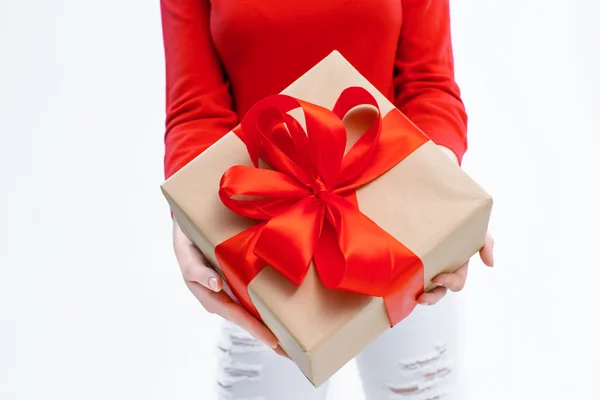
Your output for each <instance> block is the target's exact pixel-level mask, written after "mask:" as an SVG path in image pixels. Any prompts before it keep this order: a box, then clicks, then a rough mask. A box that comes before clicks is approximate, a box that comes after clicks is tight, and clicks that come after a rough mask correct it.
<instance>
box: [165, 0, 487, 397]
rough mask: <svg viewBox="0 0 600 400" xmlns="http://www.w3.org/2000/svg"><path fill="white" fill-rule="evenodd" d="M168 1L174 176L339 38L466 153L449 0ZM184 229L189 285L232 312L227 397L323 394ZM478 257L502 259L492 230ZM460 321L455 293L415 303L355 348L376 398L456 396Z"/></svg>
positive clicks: (445, 286)
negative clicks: (495, 253) (231, 292)
mask: <svg viewBox="0 0 600 400" xmlns="http://www.w3.org/2000/svg"><path fill="white" fill-rule="evenodd" d="M161 9H162V24H163V34H164V45H165V57H166V71H167V82H166V83H167V121H166V136H165V143H166V155H165V174H166V176H167V177H169V176H170V175H172V174H173V173H175V172H176V171H177V170H178V169H179V168H181V167H182V166H183V165H185V164H186V163H187V162H188V161H190V160H191V159H193V158H194V157H196V156H197V155H198V154H200V153H201V152H202V151H204V150H205V149H206V148H208V147H209V146H210V145H211V144H213V143H214V142H215V141H216V140H218V139H219V138H220V137H221V136H223V135H224V134H225V133H227V132H228V131H230V130H231V129H232V128H233V127H234V126H236V125H237V123H238V122H239V121H240V118H241V117H242V116H243V115H244V113H245V112H246V111H247V110H248V109H249V108H250V107H252V105H254V104H255V103H256V102H257V101H258V100H260V99H261V98H263V97H265V96H267V95H270V94H275V93H278V92H280V91H281V90H282V89H284V88H285V87H286V86H288V85H289V84H290V83H291V82H293V81H294V80H296V79H297V78H298V77H300V76H301V75H302V74H303V73H304V72H305V71H307V70H308V69H309V68H310V67H312V66H313V65H314V64H316V63H317V62H318V61H320V60H321V59H323V58H324V57H325V56H326V55H328V54H329V53H330V52H331V51H332V50H339V51H340V52H341V53H342V54H343V55H344V57H345V58H347V59H348V60H349V61H350V62H351V63H352V64H353V65H354V66H355V67H356V68H357V69H358V70H359V71H360V72H361V73H362V74H363V75H364V76H365V77H366V78H367V79H368V80H369V81H370V82H371V83H373V84H374V85H375V87H377V88H378V89H379V90H380V91H381V92H382V93H383V94H385V95H386V96H387V97H388V98H389V99H390V100H391V101H393V102H394V104H395V105H396V106H397V107H398V108H399V109H400V110H401V111H402V112H404V113H405V114H406V115H407V116H408V117H409V118H410V119H411V120H412V121H413V122H414V123H415V124H416V125H417V126H419V127H420V128H421V129H422V130H423V131H424V132H425V133H426V134H428V135H429V136H430V138H431V139H432V140H433V141H434V142H435V143H436V144H438V145H439V146H440V147H441V148H442V150H443V151H445V152H446V153H447V154H448V155H449V156H450V157H452V158H453V159H454V160H455V161H456V162H457V163H460V160H461V159H462V156H463V154H464V152H465V150H466V143H467V141H466V123H467V116H466V113H465V109H464V106H463V103H462V101H461V98H460V93H459V89H458V87H457V85H456V83H455V81H454V70H453V57H452V46H451V40H450V19H449V6H448V0H369V1H349V0H328V1H319V2H317V1H300V0H287V1H277V0H237V1H234V0H212V1H211V0H161ZM173 238H174V248H175V253H176V255H177V259H178V262H179V264H180V266H181V269H182V272H183V276H184V278H185V282H186V284H187V286H188V287H189V289H190V290H191V291H192V293H193V294H194V295H195V296H196V297H197V298H198V300H199V301H200V302H201V303H202V305H203V306H204V307H205V308H206V309H207V310H208V311H209V312H212V313H216V314H218V315H221V316H222V317H224V318H225V319H226V320H228V321H229V322H228V323H227V324H226V327H225V331H224V333H223V343H222V344H221V345H220V346H219V347H220V350H221V353H222V354H221V355H222V357H221V359H220V372H221V373H220V378H219V386H220V391H221V395H222V397H223V398H224V399H232V400H236V399H261V400H284V399H285V400H296V399H298V400H317V399H324V396H325V394H326V389H327V385H323V386H322V387H320V388H319V389H314V388H313V387H312V386H311V385H310V384H309V383H308V381H307V380H306V379H305V378H304V377H303V376H302V375H301V373H300V372H299V370H298V369H297V368H296V367H295V366H294V365H293V364H292V362H291V361H290V360H288V359H286V358H284V357H279V356H277V355H276V354H275V352H277V353H280V354H283V352H282V350H281V349H280V348H279V347H278V345H277V339H276V338H275V337H274V336H273V334H272V333H271V332H270V331H269V330H268V329H267V328H266V327H265V326H264V325H262V324H261V323H260V322H259V321H257V320H256V319H254V318H253V317H252V316H251V315H250V314H249V313H248V312H246V311H245V310H244V309H242V308H241V307H239V306H238V305H236V304H235V303H234V302H232V301H231V300H230V299H229V298H228V297H227V295H226V294H225V293H224V292H223V291H221V289H222V287H223V282H222V281H221V278H220V277H219V276H218V275H217V274H216V273H215V272H214V271H213V270H212V269H210V268H209V267H208V266H207V264H206V261H205V259H204V257H203V256H202V254H201V253H200V252H199V251H198V250H197V249H196V248H195V247H194V246H193V245H192V244H191V243H190V241H189V240H188V239H187V238H186V237H185V236H184V235H183V234H182V232H181V230H180V229H179V227H178V226H177V225H176V224H175V225H174V234H173ZM481 258H482V260H483V261H484V263H485V264H487V265H489V266H491V265H492V264H493V258H492V240H491V238H490V237H488V240H487V241H486V245H485V246H484V248H483V249H482V251H481ZM466 274H467V265H464V266H462V267H461V268H460V269H458V271H457V272H456V273H453V274H442V275H439V276H438V277H436V278H435V280H434V281H435V283H437V284H438V285H439V286H438V287H437V288H436V289H434V290H433V291H431V292H429V293H425V294H422V295H421V296H420V297H419V299H418V301H419V303H421V304H424V305H433V304H435V303H437V302H438V301H439V300H440V299H441V298H442V297H443V296H444V295H445V294H446V292H447V291H448V290H451V291H458V290H461V289H462V288H463V286H464V284H465V279H466ZM456 328H457V326H456V307H455V303H454V299H451V298H449V299H447V300H446V301H444V302H442V303H441V304H439V305H436V306H435V307H419V308H417V309H416V310H415V311H414V312H413V313H412V314H411V315H410V316H409V317H408V318H407V319H406V320H404V321H402V322H401V323H400V324H398V325H397V326H396V327H395V328H394V329H391V330H389V331H388V332H387V333H386V334H384V335H383V336H382V337H381V338H380V339H378V340H377V341H376V342H375V343H373V344H372V345H371V346H369V347H368V348H367V349H366V350H365V351H364V352H363V353H362V354H361V355H360V356H358V357H357V361H358V366H359V370H360V372H361V378H362V380H363V386H364V389H365V392H366V396H367V399H369V400H372V399H387V398H388V397H390V398H392V397H393V398H395V397H394V396H397V398H406V399H441V398H442V397H443V396H444V395H447V397H443V398H444V399H451V398H456V397H452V396H453V395H454V396H455V395H456V393H457V388H456V385H455V383H456V379H455V376H456V374H455V373H453V363H452V360H453V358H454V357H455V354H454V351H455V349H456ZM246 332H248V333H246ZM255 338H256V339H255ZM269 347H271V348H273V349H275V352H272V351H270V349H269Z"/></svg>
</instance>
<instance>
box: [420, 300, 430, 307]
mask: <svg viewBox="0 0 600 400" xmlns="http://www.w3.org/2000/svg"><path fill="white" fill-rule="evenodd" d="M421 305H422V306H430V305H431V303H429V302H427V301H424V302H423V303H421Z"/></svg>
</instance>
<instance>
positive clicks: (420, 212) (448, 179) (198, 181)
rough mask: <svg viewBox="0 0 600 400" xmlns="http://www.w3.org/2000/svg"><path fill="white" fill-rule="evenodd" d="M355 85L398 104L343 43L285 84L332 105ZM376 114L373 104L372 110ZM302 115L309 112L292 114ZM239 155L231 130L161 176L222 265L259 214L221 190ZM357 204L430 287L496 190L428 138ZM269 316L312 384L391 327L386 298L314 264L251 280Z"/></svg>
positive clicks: (468, 249) (469, 240)
mask: <svg viewBox="0 0 600 400" xmlns="http://www.w3.org/2000/svg"><path fill="white" fill-rule="evenodd" d="M349 86H361V87H364V88H365V89H367V90H368V91H369V92H370V93H371V94H372V95H373V96H374V97H375V99H376V100H377V103H378V104H379V107H380V109H381V113H382V115H385V114H387V112H389V111H390V110H391V109H392V108H393V107H394V106H393V105H392V104H391V103H390V102H389V101H388V100H387V99H386V98H385V97H384V96H383V95H382V94H381V93H379V91H377V90H376V89H375V88H374V87H373V86H372V85H371V84H370V83H369V82H368V81H367V80H366V79H365V78H364V77H363V76H361V75H360V74H359V73H358V71H356V70H355V69H354V67H352V66H351V65H350V64H349V63H348V62H347V61H346V60H345V59H344V58H343V57H342V56H341V55H340V54H339V53H338V52H333V53H331V54H330V55H329V56H328V57H326V58H325V59H324V60H323V61H321V62H320V63H319V64H317V65H316V66H315V67H313V68H312V69H311V70H310V71H308V72H307V73H306V74H305V75H303V76H302V77H301V78H299V79H298V80H297V81H296V82H294V83H293V84H292V85H290V86H289V87H288V88H287V89H285V90H284V91H283V92H282V93H283V94H287V95H290V96H293V97H296V98H299V99H301V100H305V101H308V102H311V103H315V104H318V105H320V106H323V107H327V108H332V107H333V105H334V103H335V101H336V99H337V98H338V96H339V95H340V93H341V92H342V91H343V90H344V89H345V88H347V87H349ZM369 113H371V114H373V113H375V111H373V110H372V109H368V108H364V109H357V110H356V111H354V112H353V113H352V114H351V115H348V116H347V117H346V119H345V121H344V124H345V125H346V128H347V130H348V136H349V143H350V144H351V143H352V142H353V141H355V140H356V137H357V136H358V135H359V134H360V133H362V131H364V129H365V128H366V126H367V124H366V123H365V121H366V122H368V119H369ZM373 115H374V114H373ZM294 116H295V117H296V118H297V119H298V120H299V121H301V122H302V115H297V114H295V115H294ZM233 165H248V166H250V165H251V162H250V159H249V156H248V153H247V150H246V147H245V145H244V143H243V142H242V141H241V140H240V139H239V138H238V137H237V136H236V135H235V134H234V133H232V132H230V133H228V134H227V135H225V136H224V137H223V138H222V139H221V140H219V141H218V142H217V143H215V144H214V145H213V146H211V147H210V148H209V149H207V150H206V151H205V152H204V153H202V154H201V155H200V156H198V157H197V158H195V159H194V160H193V161H191V162H190V163H189V164H188V165H186V166H185V167H184V168H182V169H181V170H180V171H179V172H177V173H176V174H175V175H173V176H172V177H171V178H170V179H168V180H167V181H166V182H165V183H164V184H163V185H162V191H163V194H164V195H165V197H166V198H167V201H168V202H169V205H170V207H171V210H172V211H173V215H174V217H175V219H176V220H177V222H178V224H179V225H180V227H181V229H182V230H183V232H184V233H185V234H186V235H187V236H188V237H189V238H190V240H191V241H192V242H194V244H195V245H196V246H197V247H198V248H199V249H200V250H201V251H202V252H203V253H204V254H205V255H206V257H207V259H208V260H209V262H210V263H211V264H212V265H213V266H214V267H215V268H216V269H217V270H219V268H218V264H217V262H216V259H215V254H214V248H215V246H216V245H217V244H219V243H221V242H223V241H225V240H226V239H229V238H230V237H232V236H234V235H235V234H237V233H239V232H241V231H243V230H245V229H247V228H249V227H251V226H252V225H253V224H254V222H253V221H251V220H248V219H246V218H244V217H241V216H239V215H236V214H234V213H233V212H231V211H230V210H228V209H227V208H226V207H225V206H224V205H223V204H222V202H221V200H220V199H219V195H218V191H219V182H220V180H221V177H222V175H223V174H224V172H225V171H226V170H227V169H228V168H230V167H231V166H233ZM357 197H358V203H359V208H360V210H361V212H362V213H363V214H365V215H367V216H368V217H369V218H370V219H371V220H373V221H374V222H375V223H377V224H378V225H379V226H380V227H381V228H383V229H384V230H386V231H387V232H388V233H390V234H391V235H392V236H394V237H395V238H396V239H397V240H398V241H400V242H401V243H403V244H404V245H405V246H406V247H408V248H409V249H410V250H412V251H413V252H414V253H415V254H416V255H417V256H419V258H420V259H421V260H422V261H423V265H424V287H425V290H430V289H432V288H433V285H432V284H431V279H432V278H433V277H434V276H436V275H438V274H439V273H441V272H452V271H454V270H456V268H458V266H460V265H462V264H463V263H464V262H466V261H467V260H468V259H469V258H470V257H471V256H473V255H474V254H475V253H477V252H478V251H479V249H480V248H481V247H482V246H483V242H484V238H485V234H486V232H487V228H488V221H489V218H490V213H491V209H492V199H491V197H490V196H489V195H488V194H487V193H486V192H485V191H484V190H483V189H482V188H481V187H480V186H479V185H477V184H476V183H475V182H474V181H473V180H472V179H471V178H470V177H469V176H468V175H467V174H465V173H464V172H463V171H462V169H461V168H460V167H459V166H458V165H456V164H455V163H454V162H453V161H452V160H451V159H450V158H449V157H448V156H447V155H445V154H444V153H443V152H441V151H440V150H439V149H438V148H437V146H436V145H435V144H434V143H432V142H431V141H430V142H427V143H426V144H424V145H423V146H421V147H420V148H419V149H417V150H416V151H415V152H413V153H412V154H411V155H410V156H408V157H407V158H406V159H405V160H403V161H402V162H401V163H399V164H397V165H396V166H395V167H394V168H392V169H391V170H390V171H388V172H387V173H385V174H384V175H382V176H381V177H379V178H377V179H376V180H375V181H373V182H371V183H369V184H368V185H366V186H364V187H362V188H360V189H358V190H357ZM248 290H249V294H250V296H251V298H252V301H253V303H254V305H255V307H256V308H257V310H258V312H259V313H260V316H261V318H262V319H263V321H264V323H265V324H266V325H267V326H268V327H269V328H270V329H271V330H272V331H273V333H274V334H275V335H276V336H277V338H278V339H279V340H280V344H281V347H282V348H283V349H284V350H285V351H286V352H287V353H288V355H289V356H290V358H291V359H292V360H293V361H294V362H295V363H296V364H297V365H298V367H299V368H300V369H301V371H302V372H303V373H304V375H305V376H306V377H307V378H308V379H309V380H310V381H311V382H312V384H313V385H315V386H319V385H321V384H322V383H323V382H325V381H326V380H327V379H329V378H330V377H331V376H332V375H333V374H334V373H335V372H337V371H338V370H339V369H340V368H341V367H342V366H343V365H345V364H346V363H347V362H348V361H350V360H351V359H352V358H354V357H355V356H356V355H357V354H358V353H359V352H360V351H362V350H363V349H364V348H365V347H366V346H367V345H368V344H369V343H371V342H372V341H373V340H375V339H376V338H377V337H378V336H379V335H380V334H382V333H383V332H384V331H385V330H387V329H389V328H390V321H389V319H388V316H387V312H386V309H385V307H384V303H383V300H382V298H379V297H370V296H364V295H358V294H353V293H348V292H341V291H334V290H330V289H327V288H325V287H324V286H323V284H322V283H321V282H320V280H319V278H318V276H317V274H316V272H315V270H314V269H313V268H311V270H310V271H309V273H308V275H307V276H306V278H305V280H304V282H303V283H302V284H301V285H300V286H299V287H296V286H294V285H293V284H291V283H290V282H289V281H287V280H286V279H285V278H283V277H282V276H281V275H280V274H279V273H277V272H275V271H274V270H273V269H271V268H269V267H266V268H265V269H264V270H263V271H262V272H260V273H259V275H258V276H257V277H256V278H255V279H254V280H253V281H252V282H251V284H250V285H249V287H248Z"/></svg>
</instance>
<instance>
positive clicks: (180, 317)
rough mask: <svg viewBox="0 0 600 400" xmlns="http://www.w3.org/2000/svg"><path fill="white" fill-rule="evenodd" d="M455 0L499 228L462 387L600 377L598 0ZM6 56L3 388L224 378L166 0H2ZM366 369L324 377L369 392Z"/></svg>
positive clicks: (113, 389)
mask: <svg viewBox="0 0 600 400" xmlns="http://www.w3.org/2000/svg"><path fill="white" fill-rule="evenodd" d="M452 12H453V27H454V43H455V56H456V63H457V80H458V81H459V84H460V85H461V87H462V90H463V94H464V99H465V102H466V104H467V107H468V111H469V114H470V150H469V152H468V155H467V157H466V160H465V164H464V167H465V169H466V170H467V171H468V172H469V173H470V174H472V176H473V177H475V178H476V179H477V180H478V181H479V182H480V183H481V184H482V185H483V186H484V187H485V188H486V189H487V190H488V191H489V192H491V194H492V195H493V196H494V198H495V210H494V216H493V220H492V223H491V230H492V232H493V233H494V234H495V236H496V239H497V251H496V253H497V267H496V268H495V269H494V270H487V269H485V268H484V267H483V266H482V264H481V263H480V262H479V261H477V262H474V263H473V264H472V267H471V270H470V277H469V281H468V287H467V289H466V290H465V291H464V292H463V293H462V294H460V296H461V297H462V302H463V303H464V311H465V313H464V318H463V321H462V323H461V327H462V329H463V331H464V339H465V343H466V344H467V353H466V354H465V358H464V365H463V366H462V367H463V369H464V371H465V373H466V377H467V379H468V392H469V394H468V397H467V399H468V400H480V399H485V400H500V399H517V400H519V399H523V400H525V399H600V388H599V387H598V384H597V383H595V382H596V379H597V377H598V375H599V373H600V364H599V361H598V360H599V359H600V346H598V340H599V338H600V328H599V325H598V322H599V321H598V320H599V319H600V312H599V311H598V310H597V308H598V305H600V302H599V301H598V297H597V296H598V295H597V288H598V282H599V281H600V273H599V272H598V271H599V269H600V261H599V259H598V239H599V238H600V236H599V234H598V224H599V222H600V212H599V211H598V210H599V209H600V194H599V193H600V192H599V191H598V188H599V186H600V184H599V182H600V178H599V177H598V175H599V174H600V166H599V162H598V161H597V156H598V146H599V145H600V128H599V126H600V124H599V123H600V117H599V114H598V112H599V108H600V98H599V96H600V95H599V93H600V78H599V77H598V76H597V75H596V74H597V73H599V72H600V61H599V57H600V46H599V45H598V42H599V41H600V27H599V26H598V25H597V21H598V19H599V18H600V3H598V2H597V1H595V0H570V1H560V2H556V3H555V2H553V1H542V0H537V1H534V0H487V1H480V0H455V1H454V2H453V9H452ZM0 60H1V62H0V135H1V139H2V140H1V141H0V328H1V329H0V399H2V400H25V399H27V400H29V399H32V400H33V399H43V400H80V399H86V400H94V399H99V400H100V399H102V400H104V399H115V400H117V399H118V400H120V399H123V400H130V399H148V400H149V399H161V400H162V399H177V400H191V399H202V400H204V399H206V400H212V399H215V397H214V396H215V391H214V386H213V382H214V375H215V373H214V370H213V367H214V355H215V353H214V350H213V346H214V342H215V340H216V337H217V332H218V327H219V320H218V319H217V318H215V317H211V316H208V315H207V314H206V313H205V312H203V310H202V309H201V307H200V306H199V305H198V304H197V302H196V301H195V300H194V298H193V297H192V296H191V294H189V293H188V292H187V289H186V288H185V286H184V285H183V283H182V281H181V278H180V275H179V272H178V269H177V265H176V264H175V260H174V257H173V255H172V251H171V247H170V241H171V239H170V232H171V225H170V223H171V221H170V218H169V216H168V210H167V206H166V202H165V201H164V200H163V198H162V197H161V194H160V191H159V184H160V183H161V179H162V155H163V143H162V134H163V118H164V113H163V98H164V91H163V86H164V77H163V54H162V38H161V31H160V20H159V7H158V1H151V2H148V1H141V0H129V1H123V0H104V1H91V0H87V1H84V0H53V1H41V0H37V1H35V0H30V1H8V0H3V1H2V2H0ZM355 374H356V371H355V370H354V367H353V366H352V365H349V366H348V367H347V368H344V370H343V371H342V372H340V373H339V374H338V378H339V379H336V380H335V385H334V387H333V388H332V392H331V394H332V396H331V398H332V399H334V400H341V399H344V400H360V399H362V396H360V394H359V391H358V390H357V388H358V387H359V386H358V385H359V384H358V383H357V380H356V379H355V378H356V375H355ZM282 400H283V399H282Z"/></svg>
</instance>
